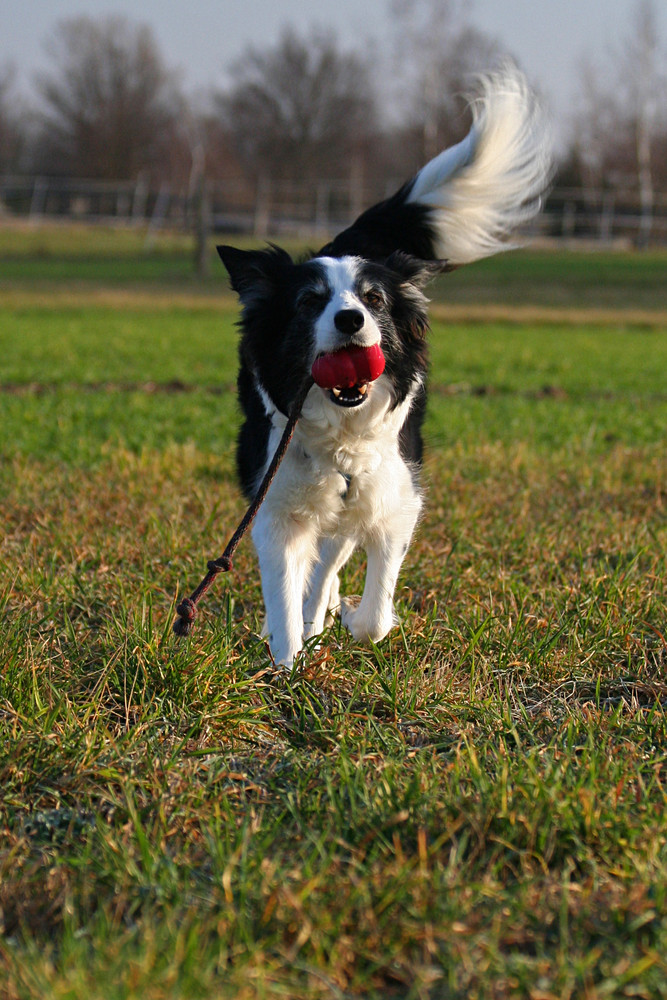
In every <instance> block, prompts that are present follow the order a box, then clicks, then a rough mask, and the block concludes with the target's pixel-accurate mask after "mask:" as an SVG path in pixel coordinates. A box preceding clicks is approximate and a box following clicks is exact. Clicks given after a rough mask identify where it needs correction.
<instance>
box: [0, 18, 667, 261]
mask: <svg viewBox="0 0 667 1000" xmlns="http://www.w3.org/2000/svg"><path fill="white" fill-rule="evenodd" d="M5 18H6V23H5V25H4V26H3V32H2V39H1V40H0V225H2V224H3V223H4V224H5V225H8V224H11V223H17V222H25V221H29V222H36V221H39V222H44V221H45V220H69V221H72V220H73V221H81V222H104V223H106V224H112V225H114V226H119V227H120V226H134V227H139V226H140V227H144V228H147V231H148V233H149V237H150V233H152V232H155V231H157V230H158V229H163V228H170V229H180V230H183V231H187V232H189V233H191V234H192V235H193V236H194V237H195V242H196V244H197V245H198V246H199V247H200V252H199V255H198V259H199V264H200V267H201V268H202V269H205V267H206V266H207V261H208V256H207V254H206V253H205V252H204V250H203V247H204V246H205V243H206V240H207V237H208V235H209V234H210V233H211V232H220V231H225V232H228V233H230V232H231V233H236V234H241V235H250V236H253V237H261V238H264V237H266V236H272V235H279V236H282V237H283V238H284V237H286V236H287V237H290V236H292V237H294V238H297V239H304V240H308V239H313V240H315V239H317V238H319V237H320V235H322V236H326V235H327V234H328V233H330V232H332V231H334V230H336V229H337V228H339V227H340V226H341V225H343V224H347V223H348V222H349V221H350V219H351V218H352V217H354V216H355V215H356V214H358V212H360V211H361V210H362V209H363V208H364V207H365V206H367V205H368V204H370V203H372V202H373V201H376V200H378V199H380V198H382V197H384V196H386V195H387V194H388V193H390V192H391V191H392V190H394V189H395V188H396V186H397V185H398V184H400V183H401V182H402V181H403V180H404V179H405V178H407V177H409V176H410V175H411V174H412V173H413V172H414V171H415V170H417V169H418V167H419V166H420V165H421V164H423V163H424V162H425V161H426V160H427V159H428V158H430V157H431V156H433V155H435V154H436V153H437V152H438V151H439V150H440V149H441V148H443V147H445V146H447V145H449V144H451V143H454V142H456V141H458V140H459V139H460V138H462V136H463V135H464V134H465V132H466V131H467V129H468V127H469V124H470V121H469V116H468V111H467V106H466V95H468V94H470V92H471V90H474V76H475V74H476V73H478V72H480V71H484V70H488V69H490V68H493V67H494V66H496V65H497V64H498V63H499V62H501V61H502V60H503V59H504V58H506V57H507V56H510V57H512V58H513V59H514V60H515V61H516V62H518V64H519V65H520V66H522V67H523V68H524V69H525V71H526V72H527V75H528V77H529V79H530V81H531V83H532V84H533V85H534V86H535V87H536V88H537V90H538V91H539V92H540V93H541V95H542V98H543V101H544V103H545V105H546V107H547V108H548V109H549V112H550V114H551V117H552V120H553V125H554V135H555V141H556V149H557V154H558V172H557V175H556V178H555V184H554V189H553V191H552V193H551V195H550V197H549V201H548V204H547V206H546V211H545V213H544V215H543V216H542V217H541V218H540V219H539V220H538V222H537V223H536V224H535V231H534V233H533V235H535V236H537V237H539V238H541V239H544V240H545V241H559V242H573V243H576V244H578V245H582V246H583V245H591V246H593V247H595V246H600V247H606V248H609V247H612V246H622V247H639V248H645V247H648V246H654V247H659V246H663V245H664V244H665V243H667V73H666V68H667V58H666V49H665V40H666V37H667V5H666V4H664V2H663V0H595V2H594V3H593V2H586V0H577V2H576V3H573V2H571V0H559V2H556V0H543V2H541V3H534V2H533V3H530V2H529V0H476V2H465V0H365V2H364V3H363V4H358V3H356V2H352V0H338V2H337V3H336V4H335V5H331V4H325V3H323V2H322V3H320V2H315V0H313V2H311V3H310V4H309V5H308V6H307V8H306V10H305V12H304V5H303V3H302V2H301V0H299V2H282V3H275V2H272V0H247V2H244V3H241V2H237V0H223V2H217V3H216V2H211V0H198V2H196V3H194V4H193V3H188V4H183V3H179V2H165V0H163V2H161V3H158V2H151V0H149V2H146V3H143V4H142V5H141V7H140V10H139V11H138V12H137V5H136V4H131V3H128V2H125V0H117V2H116V3H111V4H107V3H103V4H98V3H80V2H79V3H77V2H74V0H52V2H42V3H36V2H35V0H26V2H24V3H23V4H21V5H20V6H19V7H17V8H16V9H14V10H13V11H12V14H11V20H10V18H9V17H8V16H7V15H5Z"/></svg>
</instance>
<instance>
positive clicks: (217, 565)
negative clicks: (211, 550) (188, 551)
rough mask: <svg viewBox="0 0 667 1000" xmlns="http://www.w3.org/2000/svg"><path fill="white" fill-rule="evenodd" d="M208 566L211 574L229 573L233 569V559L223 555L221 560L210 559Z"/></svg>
mask: <svg viewBox="0 0 667 1000" xmlns="http://www.w3.org/2000/svg"><path fill="white" fill-rule="evenodd" d="M206 566H207V568H208V571H209V573H229V571H230V569H231V568H232V557H231V556H227V555H225V554H224V553H223V555H221V556H220V558H219V559H209V561H208V562H207V564H206Z"/></svg>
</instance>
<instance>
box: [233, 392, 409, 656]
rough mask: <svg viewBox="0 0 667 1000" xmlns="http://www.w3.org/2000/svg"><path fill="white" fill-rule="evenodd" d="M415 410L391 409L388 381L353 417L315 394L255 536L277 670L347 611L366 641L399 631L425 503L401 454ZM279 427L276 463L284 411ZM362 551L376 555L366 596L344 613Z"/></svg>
mask: <svg viewBox="0 0 667 1000" xmlns="http://www.w3.org/2000/svg"><path fill="white" fill-rule="evenodd" d="M415 388H416V387H415ZM411 403H412V397H409V398H408V399H406V401H405V402H404V403H403V404H402V405H401V406H400V407H397V408H396V409H394V410H392V409H391V394H390V389H389V383H388V380H387V379H386V378H385V376H380V378H379V379H378V380H377V381H376V382H374V383H373V384H372V385H371V386H370V387H369V393H368V399H367V400H366V401H365V402H364V403H362V404H361V406H359V407H356V408H354V409H349V410H348V409H342V408H340V407H337V406H336V405H335V404H334V403H332V402H331V400H330V399H329V398H328V393H326V392H325V391H324V390H322V389H320V388H318V387H317V386H314V387H313V388H312V389H311V391H310V393H309V395H308V397H307V399H306V403H305V405H304V407H303V410H302V415H301V419H300V420H299V423H298V425H297V429H296V432H295V435H294V438H293V440H292V443H291V445H290V447H289V449H288V451H287V454H286V456H285V458H284V460H283V462H282V464H281V466H280V468H279V470H278V473H277V475H276V478H275V480H274V482H273V484H272V485H271V488H270V490H269V492H268V494H267V497H266V500H265V501H264V503H263V505H262V507H261V508H260V510H259V513H258V514H257V518H256V520H255V524H254V527H253V532H252V534H253V541H254V543H255V547H256V549H257V554H258V557H259V564H260V571H261V577H262V590H263V595H264V603H265V608H266V627H265V631H266V634H267V636H268V638H269V644H270V646H271V652H272V655H273V658H274V660H275V661H276V663H281V664H284V665H286V666H291V665H292V663H293V661H294V658H295V656H296V655H297V653H298V652H299V651H300V650H301V648H302V647H303V643H304V641H306V640H308V639H309V638H311V637H312V636H315V635H318V634H319V633H320V632H321V631H322V629H323V628H324V627H325V624H327V623H328V622H330V621H331V618H332V616H333V615H334V614H335V613H336V612H338V611H339V610H340V611H341V614H342V619H343V623H344V624H345V625H346V626H347V628H349V630H350V631H351V633H352V635H353V636H354V637H355V638H356V639H358V640H360V641H368V640H372V641H373V642H377V641H379V640H380V639H382V638H383V637H384V636H385V635H386V634H387V632H388V631H389V630H390V629H391V627H392V625H393V623H394V613H393V594H394V589H395V586H396V580H397V577H398V572H399V569H400V566H401V563H402V561H403V557H404V555H405V552H406V550H407V547H408V545H409V542H410V538H411V536H412V532H413V529H414V526H415V524H416V522H417V519H418V517H419V512H420V510H421V503H422V501H421V495H420V493H419V491H418V490H417V489H416V487H415V485H414V483H413V479H412V475H411V471H410V469H409V468H408V466H407V465H406V463H405V462H404V461H403V459H402V457H401V455H400V452H399V446H398V432H399V429H400V427H401V425H402V424H403V422H404V420H405V417H406V415H407V412H408V410H409V407H410V405H411ZM272 419H273V423H274V430H273V432H272V435H271V439H270V442H269V453H270V454H272V453H273V450H274V448H275V446H276V445H277V443H278V440H279V437H280V434H281V432H282V428H283V426H284V418H283V417H280V415H279V414H277V413H276V412H275V411H274V412H273V417H272ZM358 547H361V548H364V549H365V551H366V555H367V572H366V584H365V587H364V593H363V596H362V599H361V601H360V603H359V605H358V606H356V607H355V606H354V605H353V604H352V603H345V602H344V603H343V607H342V608H341V606H340V604H341V602H340V598H339V592H338V573H339V571H340V569H341V567H342V566H343V565H344V563H345V562H346V561H347V560H348V559H349V557H350V555H351V554H352V552H353V551H354V550H355V549H356V548H358Z"/></svg>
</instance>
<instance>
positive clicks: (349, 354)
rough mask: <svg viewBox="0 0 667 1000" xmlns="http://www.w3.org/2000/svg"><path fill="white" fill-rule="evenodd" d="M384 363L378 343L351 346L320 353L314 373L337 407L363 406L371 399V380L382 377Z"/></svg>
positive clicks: (315, 362)
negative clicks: (331, 352)
mask: <svg viewBox="0 0 667 1000" xmlns="http://www.w3.org/2000/svg"><path fill="white" fill-rule="evenodd" d="M384 364H385V360H384V354H383V353H382V349H381V347H380V345H379V344H372V345H371V346H370V347H362V346H360V345H352V346H350V347H346V348H342V349H341V350H338V351H334V353H333V354H321V355H320V356H319V357H318V358H316V359H315V361H314V362H313V368H312V375H313V378H314V380H315V382H316V383H317V385H319V387H320V388H321V389H324V390H325V391H326V392H328V394H329V399H330V400H331V401H332V402H333V403H335V404H336V406H346V407H350V406H360V405H361V404H362V403H365V402H366V400H367V399H368V394H369V392H370V389H371V383H372V382H374V381H375V379H376V378H379V377H380V375H381V374H382V372H383V371H384Z"/></svg>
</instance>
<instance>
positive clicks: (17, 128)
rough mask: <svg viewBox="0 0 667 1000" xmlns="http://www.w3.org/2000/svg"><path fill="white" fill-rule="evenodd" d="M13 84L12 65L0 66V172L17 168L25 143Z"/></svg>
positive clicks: (7, 171)
mask: <svg viewBox="0 0 667 1000" xmlns="http://www.w3.org/2000/svg"><path fill="white" fill-rule="evenodd" d="M13 84H14V70H13V69H12V67H11V66H6V67H4V68H0V173H3V174H4V173H9V172H10V171H16V170H18V168H19V165H20V161H21V155H22V153H23V150H24V148H25V143H26V135H25V131H24V129H23V128H22V125H21V118H20V114H19V113H18V112H17V100H16V98H15V96H14V94H13Z"/></svg>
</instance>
